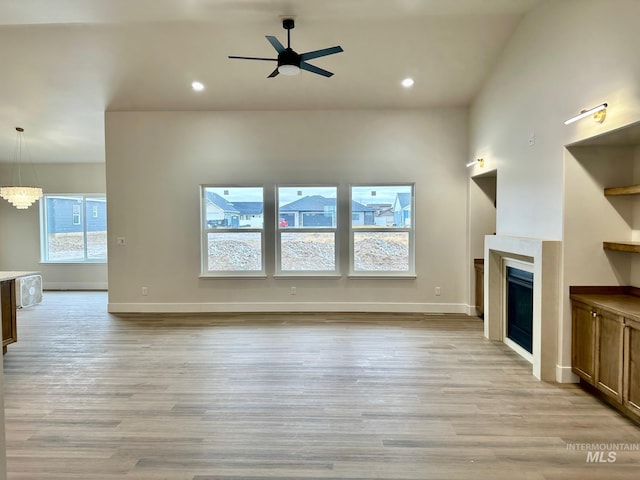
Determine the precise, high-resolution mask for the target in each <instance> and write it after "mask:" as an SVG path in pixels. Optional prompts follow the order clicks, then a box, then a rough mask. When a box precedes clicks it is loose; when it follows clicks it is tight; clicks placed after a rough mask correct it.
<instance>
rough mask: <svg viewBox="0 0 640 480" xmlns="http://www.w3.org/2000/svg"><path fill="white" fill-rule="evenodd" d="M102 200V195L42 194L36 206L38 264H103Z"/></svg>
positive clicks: (104, 215)
mask: <svg viewBox="0 0 640 480" xmlns="http://www.w3.org/2000/svg"><path fill="white" fill-rule="evenodd" d="M106 200H107V199H106V197H105V196H104V195H62V194H57V195H45V196H44V197H43V200H42V202H41V203H40V232H41V250H42V252H41V257H42V262H77V263H82V262H106V261H107V201H106ZM94 212H95V214H94Z"/></svg>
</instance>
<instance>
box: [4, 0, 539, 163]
mask: <svg viewBox="0 0 640 480" xmlns="http://www.w3.org/2000/svg"><path fill="white" fill-rule="evenodd" d="M540 1H541V0H396V1H392V0H55V1H52V0H0V58H2V74H1V75H0V106H1V108H0V162H7V161H12V156H13V149H14V141H15V130H14V127H16V126H21V127H24V128H25V133H26V138H27V140H28V143H29V146H30V150H31V155H30V156H31V160H32V161H33V162H36V163H38V162H102V161H104V112H105V111H114V110H274V109H277V110H300V109H314V110H322V109H343V108H345V109H346V108H349V109H351V108H358V109H359V108H416V107H441V106H442V107H448V106H467V105H469V103H470V102H471V101H472V99H473V97H474V96H475V94H476V93H477V92H478V90H479V89H480V88H481V86H482V83H483V81H484V80H485V78H486V77H487V76H488V75H489V73H490V71H491V68H492V66H493V65H494V64H495V61H496V59H497V57H498V55H499V54H500V52H501V51H502V49H503V48H504V46H505V44H506V43H507V41H508V39H509V37H510V35H511V34H512V33H513V31H514V29H515V27H516V26H517V24H518V22H519V21H520V20H521V19H522V17H523V15H524V14H526V13H527V12H528V11H529V10H530V9H531V8H533V7H534V6H535V5H536V4H537V3H539V2H540ZM282 16H294V17H295V18H296V27H295V29H294V30H293V31H292V33H291V46H292V48H293V49H294V50H296V51H298V52H300V53H301V52H306V51H310V50H317V49H321V48H325V47H331V46H334V45H341V46H342V47H343V48H344V52H343V53H340V54H336V55H332V56H328V57H324V58H319V59H316V60H313V61H310V63H312V64H314V65H317V66H319V67H321V68H324V69H327V70H330V71H332V72H334V73H335V75H334V76H333V77H331V78H324V77H321V76H318V75H314V74H311V73H308V72H303V73H302V74H301V75H300V76H294V77H286V76H283V75H280V76H278V77H276V78H273V79H268V78H266V77H267V75H268V74H269V73H270V72H271V71H272V70H273V68H274V67H275V65H274V64H272V63H269V62H259V61H243V60H230V59H228V58H227V56H228V55H242V56H257V57H275V56H276V53H275V51H274V50H273V48H272V47H271V45H270V44H269V43H268V42H267V40H266V39H265V35H275V36H277V37H278V38H279V39H280V40H281V42H282V43H285V44H286V32H285V30H283V29H282V24H281V17H282ZM407 76H410V77H413V78H414V79H415V85H414V87H413V88H411V89H403V88H402V87H401V86H400V81H401V80H402V79H403V78H404V77H407ZM193 80H199V81H201V82H202V83H204V84H205V87H206V88H205V90H204V91H202V92H198V93H196V92H194V91H192V89H191V87H190V84H191V82H192V81H193Z"/></svg>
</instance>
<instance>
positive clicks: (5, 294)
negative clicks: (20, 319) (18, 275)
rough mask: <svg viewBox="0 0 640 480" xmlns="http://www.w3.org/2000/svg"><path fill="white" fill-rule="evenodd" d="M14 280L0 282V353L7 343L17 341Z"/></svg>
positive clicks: (4, 350)
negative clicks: (0, 337)
mask: <svg viewBox="0 0 640 480" xmlns="http://www.w3.org/2000/svg"><path fill="white" fill-rule="evenodd" d="M15 285H16V284H15V280H13V279H11V280H6V281H2V282H0V303H2V311H1V312H0V315H1V317H0V318H2V353H6V351H7V345H9V344H10V343H14V342H17V341H18V334H17V328H16V287H15Z"/></svg>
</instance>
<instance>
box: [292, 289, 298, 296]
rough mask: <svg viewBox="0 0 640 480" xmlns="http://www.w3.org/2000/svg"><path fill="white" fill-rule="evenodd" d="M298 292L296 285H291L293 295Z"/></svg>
mask: <svg viewBox="0 0 640 480" xmlns="http://www.w3.org/2000/svg"><path fill="white" fill-rule="evenodd" d="M296 293H297V292H296V287H291V295H295V294H296Z"/></svg>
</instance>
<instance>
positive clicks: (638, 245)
mask: <svg viewBox="0 0 640 480" xmlns="http://www.w3.org/2000/svg"><path fill="white" fill-rule="evenodd" d="M602 248H604V249H605V250H614V251H616V252H631V253H640V242H602Z"/></svg>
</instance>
